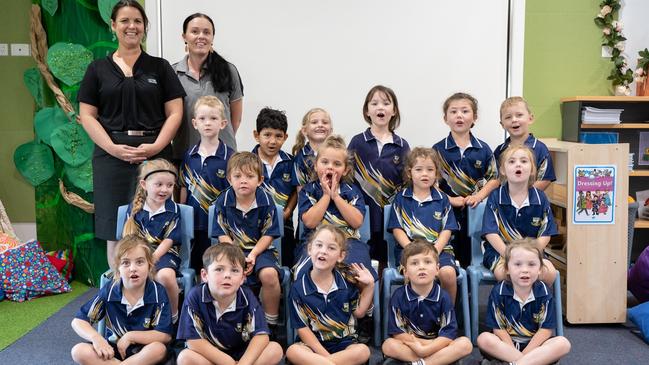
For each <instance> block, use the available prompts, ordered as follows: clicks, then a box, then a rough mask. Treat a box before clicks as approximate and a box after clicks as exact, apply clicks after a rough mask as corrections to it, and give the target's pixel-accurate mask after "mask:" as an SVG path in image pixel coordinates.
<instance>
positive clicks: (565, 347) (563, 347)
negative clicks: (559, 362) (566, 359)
mask: <svg viewBox="0 0 649 365" xmlns="http://www.w3.org/2000/svg"><path fill="white" fill-rule="evenodd" d="M554 341H555V342H556V344H557V345H556V346H557V352H559V353H561V354H562V355H565V354H567V353H569V352H570V349H571V348H572V345H571V344H570V341H568V339H567V338H565V337H563V336H556V337H554Z"/></svg>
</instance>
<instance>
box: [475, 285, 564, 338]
mask: <svg viewBox="0 0 649 365" xmlns="http://www.w3.org/2000/svg"><path fill="white" fill-rule="evenodd" d="M530 294H531V295H530V298H528V299H527V301H526V302H522V300H524V299H520V298H518V297H517V296H515V295H514V288H513V286H512V283H511V282H509V281H507V280H505V281H501V282H500V283H498V284H496V285H495V286H494V287H493V289H492V290H491V294H489V302H488V304H487V320H486V323H487V327H489V328H491V329H501V330H506V331H507V333H508V334H509V335H510V336H511V338H512V340H513V341H514V342H518V343H528V342H529V341H530V340H531V339H532V337H533V336H534V334H536V332H537V331H538V330H539V328H546V329H554V328H555V327H556V326H557V323H556V321H557V318H556V312H555V310H554V298H553V297H552V292H551V291H550V289H549V288H548V287H547V286H546V285H545V284H544V283H543V282H542V281H537V282H535V283H534V285H533V286H532V292H531V293H530Z"/></svg>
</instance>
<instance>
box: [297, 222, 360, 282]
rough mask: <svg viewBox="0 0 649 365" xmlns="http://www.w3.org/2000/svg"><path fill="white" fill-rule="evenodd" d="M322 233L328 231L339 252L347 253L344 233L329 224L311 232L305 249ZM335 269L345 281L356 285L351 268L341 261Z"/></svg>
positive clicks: (354, 274)
mask: <svg viewBox="0 0 649 365" xmlns="http://www.w3.org/2000/svg"><path fill="white" fill-rule="evenodd" d="M322 231H329V232H330V233H331V234H332V235H333V236H334V240H335V241H336V243H337V244H338V246H339V247H340V251H342V252H343V253H346V252H347V239H346V238H345V233H344V232H343V231H342V230H341V229H340V228H338V227H336V226H332V225H330V224H321V225H319V226H318V227H316V229H314V230H313V232H312V233H311V235H310V236H309V240H308V243H307V249H308V248H311V244H312V243H313V241H314V240H315V238H316V237H318V235H319V234H320V232H322ZM343 257H344V256H343ZM336 269H337V270H338V271H340V273H341V274H342V275H343V277H344V278H345V280H347V281H348V282H350V283H352V284H354V285H357V284H358V280H356V273H355V272H354V270H352V268H351V266H349V265H348V264H346V263H345V262H342V261H341V262H337V263H336ZM368 269H369V268H368Z"/></svg>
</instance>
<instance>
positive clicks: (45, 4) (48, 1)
mask: <svg viewBox="0 0 649 365" xmlns="http://www.w3.org/2000/svg"><path fill="white" fill-rule="evenodd" d="M41 7H42V8H43V9H45V10H46V11H47V12H48V13H50V15H52V16H54V13H56V9H58V8H59V1H58V0H41Z"/></svg>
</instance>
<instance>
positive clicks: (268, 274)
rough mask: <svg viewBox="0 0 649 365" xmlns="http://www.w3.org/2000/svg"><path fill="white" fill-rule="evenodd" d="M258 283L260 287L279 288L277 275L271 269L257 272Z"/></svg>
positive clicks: (275, 271)
mask: <svg viewBox="0 0 649 365" xmlns="http://www.w3.org/2000/svg"><path fill="white" fill-rule="evenodd" d="M259 281H261V285H263V286H265V287H268V286H278V287H279V275H277V270H275V269H273V268H272V267H267V268H263V269H261V271H260V272H259Z"/></svg>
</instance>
